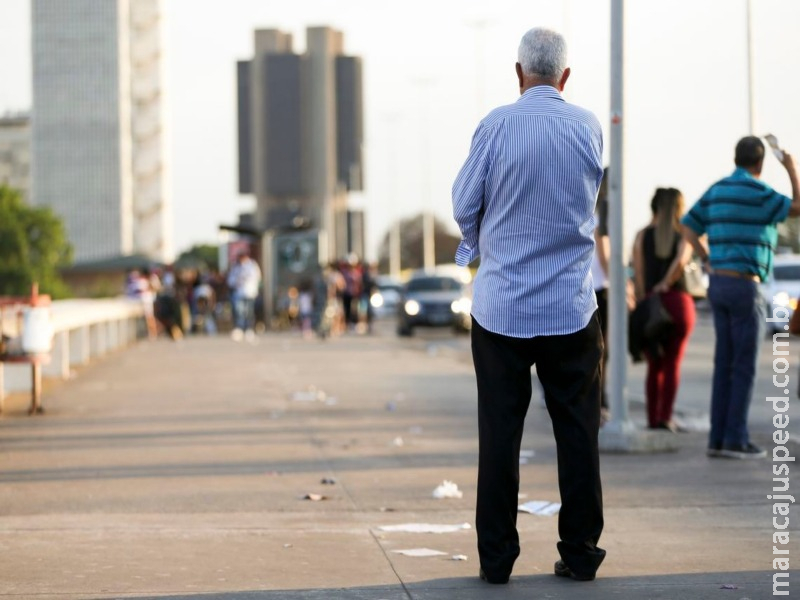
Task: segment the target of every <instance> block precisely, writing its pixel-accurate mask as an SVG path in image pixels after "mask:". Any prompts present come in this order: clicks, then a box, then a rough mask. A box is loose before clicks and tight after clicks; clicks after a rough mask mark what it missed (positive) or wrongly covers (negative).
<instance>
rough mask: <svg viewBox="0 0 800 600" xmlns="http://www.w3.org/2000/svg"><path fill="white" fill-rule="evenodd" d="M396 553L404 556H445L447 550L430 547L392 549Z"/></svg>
mask: <svg viewBox="0 0 800 600" xmlns="http://www.w3.org/2000/svg"><path fill="white" fill-rule="evenodd" d="M392 552H394V553H395V554H402V555H403V556H420V557H424V556H445V555H446V554H447V552H440V551H439V550H431V549H430V548H410V549H409V550H392Z"/></svg>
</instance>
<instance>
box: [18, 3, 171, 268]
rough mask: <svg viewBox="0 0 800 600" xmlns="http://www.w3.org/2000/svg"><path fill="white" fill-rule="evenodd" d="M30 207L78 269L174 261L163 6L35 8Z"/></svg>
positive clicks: (45, 5)
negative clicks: (56, 220)
mask: <svg viewBox="0 0 800 600" xmlns="http://www.w3.org/2000/svg"><path fill="white" fill-rule="evenodd" d="M31 18H32V32H33V36H32V37H33V39H32V46H33V110H32V164H31V171H32V177H31V183H32V193H31V199H32V203H33V204H35V205H40V206H50V207H51V208H52V209H53V210H54V211H55V212H56V214H58V215H59V216H60V217H61V218H62V219H63V220H64V222H65V225H66V228H67V232H68V235H69V238H70V242H71V243H72V244H73V246H74V248H75V261H76V262H77V263H83V262H92V261H97V260H103V259H108V258H115V257H118V256H126V255H130V254H145V255H147V256H149V257H151V258H152V259H154V260H163V261H167V260H171V259H172V255H173V248H172V239H171V238H172V222H171V207H170V194H169V187H168V184H169V180H168V170H167V164H166V152H165V150H166V143H165V141H166V140H165V130H164V108H165V103H164V93H163V87H162V82H163V75H162V65H163V62H162V50H163V43H162V39H161V36H162V16H161V0H33V2H32V11H31Z"/></svg>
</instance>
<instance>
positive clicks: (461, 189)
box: [453, 124, 489, 267]
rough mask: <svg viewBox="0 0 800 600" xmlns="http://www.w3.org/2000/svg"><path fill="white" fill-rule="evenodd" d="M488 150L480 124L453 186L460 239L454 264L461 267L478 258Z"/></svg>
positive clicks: (486, 138)
mask: <svg viewBox="0 0 800 600" xmlns="http://www.w3.org/2000/svg"><path fill="white" fill-rule="evenodd" d="M488 147H489V143H488V132H487V131H486V128H485V127H484V126H483V124H481V125H479V126H478V129H477V130H476V131H475V134H474V135H473V136H472V145H471V147H470V150H469V155H468V156H467V160H466V162H465V163H464V165H463V166H462V167H461V171H459V173H458V176H457V177H456V180H455V183H453V218H454V219H455V221H456V223H457V224H458V228H459V229H460V230H461V238H462V239H461V243H460V244H459V245H458V249H457V250H456V257H455V261H456V264H457V265H459V266H462V267H463V266H466V265H468V264H469V263H471V262H472V261H474V260H475V259H476V258H478V257H479V256H480V249H479V247H478V238H479V233H480V224H481V218H482V216H483V207H484V205H483V202H484V186H485V183H486V173H487V171H488Z"/></svg>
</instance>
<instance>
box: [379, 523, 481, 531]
mask: <svg viewBox="0 0 800 600" xmlns="http://www.w3.org/2000/svg"><path fill="white" fill-rule="evenodd" d="M378 529H379V530H380V531H405V532H408V533H453V532H454V531H463V530H465V529H472V525H470V524H469V523H461V524H460V525H437V524H434V523H404V524H402V525H384V526H382V527H378Z"/></svg>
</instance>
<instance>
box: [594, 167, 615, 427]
mask: <svg viewBox="0 0 800 600" xmlns="http://www.w3.org/2000/svg"><path fill="white" fill-rule="evenodd" d="M595 217H596V219H597V224H596V225H595V229H594V244H595V252H594V258H593V259H592V282H593V283H594V295H595V299H596V300H597V317H598V319H600V330H601V331H602V332H603V368H602V370H601V374H600V424H601V425H604V424H605V423H606V422H607V421H608V420H609V418H610V417H611V413H610V411H609V408H608V395H607V394H606V376H605V375H606V365H607V364H608V258H609V254H610V251H611V247H610V242H609V238H608V167H606V168H605V169H603V181H602V182H601V183H600V191H599V192H598V194H597V205H596V206H595Z"/></svg>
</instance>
